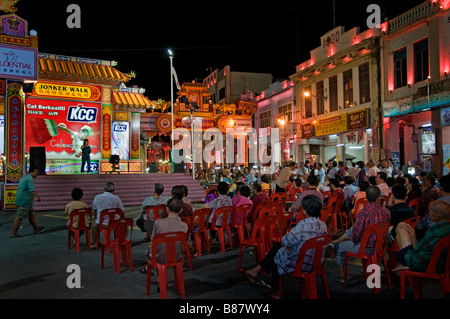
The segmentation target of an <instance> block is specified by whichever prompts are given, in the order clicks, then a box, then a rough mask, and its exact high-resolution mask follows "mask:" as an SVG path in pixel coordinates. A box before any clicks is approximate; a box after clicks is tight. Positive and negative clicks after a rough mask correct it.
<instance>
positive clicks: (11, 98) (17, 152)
mask: <svg viewBox="0 0 450 319" xmlns="http://www.w3.org/2000/svg"><path fill="white" fill-rule="evenodd" d="M6 86H7V92H8V97H7V108H6V109H7V112H6V119H7V120H6V122H7V123H8V127H7V128H6V142H7V146H6V183H7V184H11V183H18V182H19V180H20V179H21V178H22V175H23V163H22V161H23V136H22V130H23V120H22V119H23V101H24V96H23V92H22V83H21V82H17V81H9V80H8V81H7V85H6Z"/></svg>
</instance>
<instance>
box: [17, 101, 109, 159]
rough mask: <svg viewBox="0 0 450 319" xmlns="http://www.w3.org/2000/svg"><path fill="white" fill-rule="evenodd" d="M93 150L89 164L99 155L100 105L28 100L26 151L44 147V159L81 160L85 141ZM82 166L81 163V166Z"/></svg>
mask: <svg viewBox="0 0 450 319" xmlns="http://www.w3.org/2000/svg"><path fill="white" fill-rule="evenodd" d="M85 138H87V139H88V140H89V145H90V147H91V149H92V153H91V160H99V159H100V153H101V104H100V103H94V102H85V101H67V100H50V99H41V98H34V97H29V98H27V99H26V102H25V151H26V152H29V149H30V147H31V146H41V147H42V146H44V147H45V150H46V156H47V159H57V160H61V159H64V160H78V161H80V162H81V160H79V159H77V157H75V155H76V154H78V153H79V152H80V151H81V145H83V141H84V139H85ZM80 164H81V163H80Z"/></svg>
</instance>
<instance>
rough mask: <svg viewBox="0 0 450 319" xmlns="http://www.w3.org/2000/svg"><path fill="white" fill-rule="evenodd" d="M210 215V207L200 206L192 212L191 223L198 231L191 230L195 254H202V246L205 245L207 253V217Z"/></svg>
mask: <svg viewBox="0 0 450 319" xmlns="http://www.w3.org/2000/svg"><path fill="white" fill-rule="evenodd" d="M209 215H211V208H201V209H197V210H195V211H194V213H193V214H192V225H193V227H198V231H196V232H193V234H194V242H195V250H196V251H197V255H198V256H201V255H202V248H204V247H206V249H207V251H208V254H209V253H210V249H209V237H208V218H209Z"/></svg>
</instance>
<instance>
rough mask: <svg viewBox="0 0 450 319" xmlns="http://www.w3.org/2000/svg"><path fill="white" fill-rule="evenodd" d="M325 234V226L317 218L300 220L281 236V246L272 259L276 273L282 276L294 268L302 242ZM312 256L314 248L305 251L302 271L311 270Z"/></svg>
mask: <svg viewBox="0 0 450 319" xmlns="http://www.w3.org/2000/svg"><path fill="white" fill-rule="evenodd" d="M326 234H327V226H326V225H325V223H324V222H322V221H321V220H320V219H319V218H316V217H310V218H306V219H303V220H301V221H300V222H298V224H297V225H296V226H295V227H294V228H292V230H291V231H290V232H289V233H287V234H286V235H284V236H283V238H282V239H281V243H282V244H283V247H281V248H280V249H279V250H278V251H277V254H276V255H275V258H274V261H275V263H276V264H277V266H278V267H277V268H278V273H279V274H280V275H281V276H283V275H287V274H290V273H292V272H293V271H294V270H295V267H296V264H297V259H298V255H299V253H300V249H301V247H302V246H303V244H304V243H305V242H306V241H307V240H308V239H311V238H314V237H318V236H323V235H326ZM313 257H314V250H310V251H308V252H307V253H306V256H305V259H304V260H303V267H302V269H303V271H305V272H311V271H312V263H313Z"/></svg>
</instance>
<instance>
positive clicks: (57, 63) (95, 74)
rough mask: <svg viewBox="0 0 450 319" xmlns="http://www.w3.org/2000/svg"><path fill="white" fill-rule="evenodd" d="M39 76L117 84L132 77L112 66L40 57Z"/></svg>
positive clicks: (42, 77)
mask: <svg viewBox="0 0 450 319" xmlns="http://www.w3.org/2000/svg"><path fill="white" fill-rule="evenodd" d="M38 65H39V78H41V79H49V78H54V79H58V80H59V79H61V80H65V81H81V82H98V83H100V84H103V83H108V82H109V83H110V84H113V85H117V84H118V83H119V82H123V83H126V82H128V81H130V79H131V78H130V77H129V76H128V75H126V74H124V73H122V72H120V71H118V70H117V69H115V68H114V67H112V66H109V65H100V64H89V63H81V62H71V61H61V60H54V59H45V58H39V63H38Z"/></svg>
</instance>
